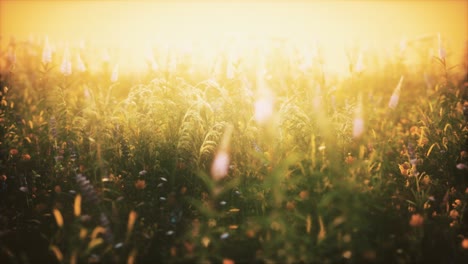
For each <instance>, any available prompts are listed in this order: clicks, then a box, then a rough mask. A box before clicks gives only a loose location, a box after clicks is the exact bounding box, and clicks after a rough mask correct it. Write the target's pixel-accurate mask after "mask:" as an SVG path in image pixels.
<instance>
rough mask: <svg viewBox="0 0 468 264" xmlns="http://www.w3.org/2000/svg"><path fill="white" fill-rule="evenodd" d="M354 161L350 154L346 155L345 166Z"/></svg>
mask: <svg viewBox="0 0 468 264" xmlns="http://www.w3.org/2000/svg"><path fill="white" fill-rule="evenodd" d="M354 160H355V158H354V157H353V156H352V155H351V153H348V156H346V158H345V162H346V164H351V163H353V162H354Z"/></svg>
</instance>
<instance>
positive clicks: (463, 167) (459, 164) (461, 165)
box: [457, 163, 468, 170]
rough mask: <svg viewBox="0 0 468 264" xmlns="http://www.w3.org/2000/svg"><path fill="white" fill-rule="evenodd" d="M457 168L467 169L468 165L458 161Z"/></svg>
mask: <svg viewBox="0 0 468 264" xmlns="http://www.w3.org/2000/svg"><path fill="white" fill-rule="evenodd" d="M457 169H459V170H466V169H468V166H466V165H465V164H464V163H458V164H457Z"/></svg>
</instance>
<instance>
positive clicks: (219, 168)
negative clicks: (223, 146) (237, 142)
mask: <svg viewBox="0 0 468 264" xmlns="http://www.w3.org/2000/svg"><path fill="white" fill-rule="evenodd" d="M228 170H229V154H228V153H227V151H220V152H218V153H217V154H216V157H215V160H214V162H213V165H212V166H211V175H212V176H213V178H214V179H215V180H220V179H222V178H224V177H226V175H227V174H228Z"/></svg>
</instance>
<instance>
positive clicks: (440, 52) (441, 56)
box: [437, 33, 447, 60]
mask: <svg viewBox="0 0 468 264" xmlns="http://www.w3.org/2000/svg"><path fill="white" fill-rule="evenodd" d="M437 39H438V43H439V48H438V55H439V59H441V60H445V57H446V56H447V52H446V51H445V48H444V46H443V44H442V38H441V37H440V33H439V34H438V35H437Z"/></svg>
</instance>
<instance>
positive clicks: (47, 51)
mask: <svg viewBox="0 0 468 264" xmlns="http://www.w3.org/2000/svg"><path fill="white" fill-rule="evenodd" d="M51 62H52V50H51V48H50V44H49V38H48V37H46V38H45V40H44V49H43V50H42V63H44V64H48V63H51Z"/></svg>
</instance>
